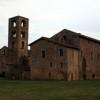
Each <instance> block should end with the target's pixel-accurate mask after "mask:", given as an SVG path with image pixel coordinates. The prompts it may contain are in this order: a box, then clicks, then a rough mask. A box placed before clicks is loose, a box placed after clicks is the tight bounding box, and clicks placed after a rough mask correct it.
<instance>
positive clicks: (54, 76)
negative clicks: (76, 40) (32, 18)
mask: <svg viewBox="0 0 100 100" xmlns="http://www.w3.org/2000/svg"><path fill="white" fill-rule="evenodd" d="M30 46H31V56H30V63H31V79H33V80H34V79H51V80H78V79H79V75H78V73H79V70H78V63H79V62H78V53H79V51H78V48H72V47H71V46H66V45H62V44H60V43H58V42H55V41H52V40H51V39H48V38H44V37H42V38H40V39H39V40H37V41H35V42H33V43H31V44H30Z"/></svg>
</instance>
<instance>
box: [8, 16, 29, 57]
mask: <svg viewBox="0 0 100 100" xmlns="http://www.w3.org/2000/svg"><path fill="white" fill-rule="evenodd" d="M28 22H29V20H28V18H24V17H22V16H16V17H13V18H10V19H9V26H8V27H9V28H8V29H9V30H8V32H9V33H8V34H9V36H8V47H9V48H10V49H12V50H14V51H15V53H16V55H17V57H18V58H19V57H21V56H27V55H28Z"/></svg>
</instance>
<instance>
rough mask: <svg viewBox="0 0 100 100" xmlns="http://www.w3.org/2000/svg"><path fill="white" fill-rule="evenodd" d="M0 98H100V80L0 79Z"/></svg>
mask: <svg viewBox="0 0 100 100" xmlns="http://www.w3.org/2000/svg"><path fill="white" fill-rule="evenodd" d="M0 100H100V81H70V82H68V81H10V80H0Z"/></svg>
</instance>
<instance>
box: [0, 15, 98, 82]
mask: <svg viewBox="0 0 100 100" xmlns="http://www.w3.org/2000/svg"><path fill="white" fill-rule="evenodd" d="M28 21H29V20H28V18H25V17H22V16H16V17H13V18H10V19H9V26H8V29H9V31H8V47H6V46H4V47H2V48H1V49H0V76H1V77H4V76H5V77H7V78H9V79H20V80H24V79H28V80H29V79H31V80H83V79H90V80H93V79H100V63H99V62H100V41H98V40H96V39H93V38H90V37H87V36H84V35H82V34H80V33H76V32H72V31H70V30H66V29H64V30H62V31H60V32H59V33H57V34H55V35H54V36H52V37H51V38H46V37H41V38H40V39H38V40H36V41H34V42H32V43H31V44H29V46H30V50H28V26H29V25H28Z"/></svg>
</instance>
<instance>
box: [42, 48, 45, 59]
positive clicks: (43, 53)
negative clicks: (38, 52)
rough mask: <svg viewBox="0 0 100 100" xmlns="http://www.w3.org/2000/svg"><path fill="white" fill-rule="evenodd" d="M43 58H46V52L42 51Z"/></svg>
mask: <svg viewBox="0 0 100 100" xmlns="http://www.w3.org/2000/svg"><path fill="white" fill-rule="evenodd" d="M42 58H45V51H44V50H42Z"/></svg>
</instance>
